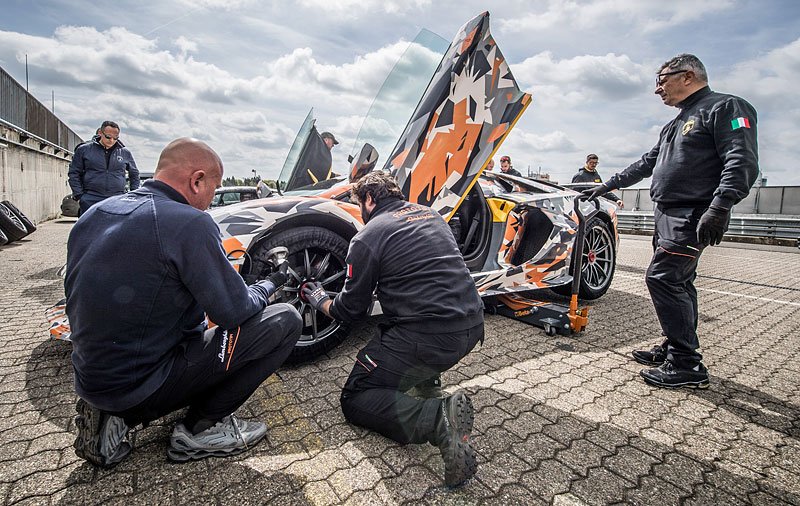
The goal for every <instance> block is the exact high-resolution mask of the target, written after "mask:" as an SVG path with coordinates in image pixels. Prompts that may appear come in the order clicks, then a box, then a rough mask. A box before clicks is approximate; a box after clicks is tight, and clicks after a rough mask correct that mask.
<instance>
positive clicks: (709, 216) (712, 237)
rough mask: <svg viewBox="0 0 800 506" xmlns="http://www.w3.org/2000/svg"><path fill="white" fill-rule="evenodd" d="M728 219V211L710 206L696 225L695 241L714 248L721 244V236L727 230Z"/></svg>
mask: <svg viewBox="0 0 800 506" xmlns="http://www.w3.org/2000/svg"><path fill="white" fill-rule="evenodd" d="M730 219H731V210H730V209H725V208H724V207H717V206H710V207H709V208H708V209H706V212H704V213H703V216H701V217H700V221H699V222H698V223H697V241H698V242H700V243H703V244H704V245H706V246H709V245H711V246H716V245H717V244H719V243H721V242H722V236H723V235H725V232H726V231H727V230H728V222H729V221H730Z"/></svg>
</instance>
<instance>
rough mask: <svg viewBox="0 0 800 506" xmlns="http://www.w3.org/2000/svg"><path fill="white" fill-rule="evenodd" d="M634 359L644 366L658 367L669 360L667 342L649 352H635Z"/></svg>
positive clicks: (632, 353)
mask: <svg viewBox="0 0 800 506" xmlns="http://www.w3.org/2000/svg"><path fill="white" fill-rule="evenodd" d="M631 355H633V359H634V360H635V361H637V362H639V363H640V364H642V365H649V366H653V367H658V366H660V365H661V364H663V363H664V361H665V360H666V359H667V341H664V342H663V343H661V344H660V345H656V346H653V347H652V348H650V349H649V350H634V351H632V352H631Z"/></svg>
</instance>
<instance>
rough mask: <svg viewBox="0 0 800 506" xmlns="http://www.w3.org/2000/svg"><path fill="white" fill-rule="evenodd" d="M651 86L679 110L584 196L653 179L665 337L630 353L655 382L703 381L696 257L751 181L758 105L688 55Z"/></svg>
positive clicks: (651, 277)
mask: <svg viewBox="0 0 800 506" xmlns="http://www.w3.org/2000/svg"><path fill="white" fill-rule="evenodd" d="M655 93H656V95H659V96H660V97H661V100H662V101H663V102H664V104H665V105H669V106H672V107H677V108H678V109H680V112H679V113H678V115H677V116H676V117H675V119H673V120H672V121H670V122H669V123H667V125H666V126H664V128H663V129H662V130H661V134H660V135H659V139H658V143H657V144H656V145H655V146H654V147H653V149H651V150H650V152H649V153H646V154H645V155H644V156H642V159H641V160H639V161H637V162H635V163H633V164H631V165H630V166H629V167H628V168H627V169H625V170H624V171H622V172H620V173H618V174H616V175H614V176H613V177H612V178H611V179H609V181H608V182H607V183H605V184H603V185H601V186H600V187H598V188H596V189H594V190H586V191H585V192H584V193H586V194H587V195H590V196H591V197H598V196H600V195H603V194H604V193H606V192H608V191H609V190H614V189H617V188H625V187H627V186H630V185H632V184H635V183H637V182H639V181H641V180H642V179H643V178H645V177H649V176H651V175H652V176H653V182H652V184H651V186H650V196H651V197H652V199H653V202H655V203H656V206H655V210H654V219H655V234H654V235H653V248H654V249H655V252H654V254H653V259H652V261H651V263H650V267H649V268H648V270H647V277H646V280H647V287H648V289H649V290H650V296H651V298H652V299H653V305H654V306H655V310H656V314H657V315H658V319H659V322H660V323H661V328H662V330H663V334H664V336H666V340H665V341H664V342H663V343H662V344H661V345H659V346H655V347H653V348H652V349H651V350H649V351H647V350H637V351H634V352H633V358H634V359H635V360H636V361H637V362H639V363H641V364H644V365H649V366H654V368H653V369H645V370H643V371H642V372H641V375H642V377H643V378H644V380H645V381H646V382H647V383H649V384H652V385H656V386H659V387H672V388H676V387H682V386H685V387H692V388H706V387H708V371H707V370H706V368H705V366H704V365H703V363H702V358H703V356H702V355H701V354H700V353H698V351H697V349H698V347H699V346H700V343H699V340H698V338H697V291H696V289H695V287H694V279H695V277H696V270H697V262H698V260H699V258H700V254H701V253H702V252H703V249H704V248H705V247H706V246H709V245H711V246H715V245H717V244H719V243H720V241H722V236H723V234H724V233H725V231H726V230H727V229H728V222H729V220H730V217H731V208H732V207H733V206H734V205H735V204H736V203H737V202H739V201H740V200H742V199H743V198H745V197H746V196H747V194H748V193H749V191H750V187H751V186H752V185H753V183H754V182H755V179H756V176H757V174H758V146H757V142H756V111H755V109H754V108H753V106H751V105H750V104H749V103H748V102H747V101H745V100H743V99H741V98H739V97H736V96H733V95H725V94H722V93H716V92H714V91H711V89H710V88H709V87H708V76H707V74H706V69H705V67H704V66H703V64H702V63H701V62H700V60H699V59H698V58H697V57H696V56H694V55H691V54H681V55H678V56H676V57H675V58H672V59H671V60H669V61H668V62H666V63H664V64H663V65H662V66H661V68H660V69H659V71H658V75H657V76H656V90H655Z"/></svg>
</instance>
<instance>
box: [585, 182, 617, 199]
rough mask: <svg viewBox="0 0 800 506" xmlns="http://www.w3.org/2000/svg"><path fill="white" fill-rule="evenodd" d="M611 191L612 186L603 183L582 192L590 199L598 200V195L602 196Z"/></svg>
mask: <svg viewBox="0 0 800 506" xmlns="http://www.w3.org/2000/svg"><path fill="white" fill-rule="evenodd" d="M609 191H611V188H609V187H608V186H606V185H604V184H601V185H600V186H598V187H597V188H589V189H588V190H583V191H582V192H581V193H582V194H584V195H586V196H587V197H589V200H596V199H597V198H598V197H602V196H603V195H605V194H606V193H608V192H609Z"/></svg>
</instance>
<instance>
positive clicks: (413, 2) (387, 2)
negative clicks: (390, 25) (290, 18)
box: [299, 0, 431, 18]
mask: <svg viewBox="0 0 800 506" xmlns="http://www.w3.org/2000/svg"><path fill="white" fill-rule="evenodd" d="M299 3H300V5H301V6H303V7H305V8H307V9H312V10H317V11H321V12H328V13H335V14H337V15H339V16H344V17H349V18H358V17H361V16H363V15H364V14H365V13H369V12H375V11H377V12H385V13H387V14H400V13H405V12H408V11H414V10H420V9H422V8H423V7H427V6H428V5H430V4H431V0H410V1H408V0H406V1H403V0H336V1H335V2H332V1H330V0H300V2H299Z"/></svg>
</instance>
